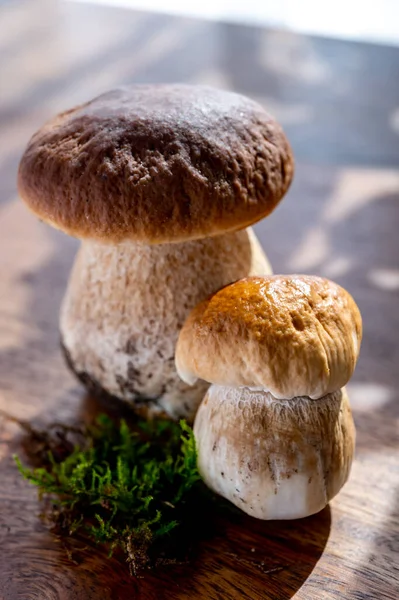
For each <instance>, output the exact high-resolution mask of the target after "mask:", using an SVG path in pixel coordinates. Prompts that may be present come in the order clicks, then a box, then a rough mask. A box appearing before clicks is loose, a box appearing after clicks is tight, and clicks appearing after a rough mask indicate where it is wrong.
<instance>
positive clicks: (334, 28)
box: [71, 0, 399, 45]
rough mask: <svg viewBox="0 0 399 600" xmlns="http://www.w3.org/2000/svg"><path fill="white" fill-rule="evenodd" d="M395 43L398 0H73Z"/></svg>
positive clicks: (397, 42) (398, 25)
mask: <svg viewBox="0 0 399 600" xmlns="http://www.w3.org/2000/svg"><path fill="white" fill-rule="evenodd" d="M71 1H74V2H90V3H98V4H109V5H115V6H124V7H128V8H133V9H139V10H148V11H157V12H164V13H170V14H179V15H188V16H194V17H202V18H206V19H217V20H223V21H230V22H239V23H248V24H257V25H266V26H271V27H278V28H282V29H290V30H292V31H298V32H302V33H309V34H315V35H322V36H331V37H339V38H344V39H352V40H363V41H370V42H376V43H387V44H395V45H399V0H330V2H323V0H191V1H187V0H71Z"/></svg>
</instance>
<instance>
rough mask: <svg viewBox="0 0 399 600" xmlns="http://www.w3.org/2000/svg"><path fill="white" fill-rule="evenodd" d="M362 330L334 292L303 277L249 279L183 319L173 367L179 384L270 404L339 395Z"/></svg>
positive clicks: (353, 308) (354, 311)
mask: <svg viewBox="0 0 399 600" xmlns="http://www.w3.org/2000/svg"><path fill="white" fill-rule="evenodd" d="M361 336H362V324H361V316H360V312H359V309H358V308H357V305H356V303H355V302H354V300H353V298H352V297H351V296H350V294H348V292H346V291H345V290H344V289H343V288H341V287H340V286H339V285H337V284H335V283H333V282H332V281H329V280H327V279H323V278H321V277H312V276H308V275H275V276H269V277H249V278H247V279H242V280H240V281H238V282H236V283H233V284H231V285H229V286H227V287H225V288H223V289H222V290H220V291H219V292H217V293H216V294H214V295H213V296H211V297H210V298H208V299H207V300H205V301H204V302H202V303H200V304H199V305H198V306H197V307H196V308H195V309H194V310H193V311H192V312H191V314H190V316H189V317H188V319H187V321H186V323H185V324H184V326H183V329H182V331H181V332H180V336H179V340H178V344H177V349H176V366H177V370H178V372H179V375H180V376H181V377H182V379H183V380H185V381H187V382H188V383H190V382H191V383H192V382H193V381H195V379H196V378H201V379H205V380H206V381H209V382H211V383H216V384H219V385H226V386H249V387H260V388H264V389H266V390H269V391H270V392H271V393H272V394H273V395H274V396H275V397H276V398H293V397H295V396H309V397H310V398H320V397H322V396H324V395H326V394H328V393H330V392H333V391H335V390H338V389H340V388H341V387H343V386H344V385H345V384H346V383H347V382H348V380H349V378H350V377H351V375H352V373H353V370H354V368H355V365H356V360H357V357H358V354H359V349H360V341H361Z"/></svg>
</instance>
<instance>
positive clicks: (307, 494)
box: [194, 385, 355, 519]
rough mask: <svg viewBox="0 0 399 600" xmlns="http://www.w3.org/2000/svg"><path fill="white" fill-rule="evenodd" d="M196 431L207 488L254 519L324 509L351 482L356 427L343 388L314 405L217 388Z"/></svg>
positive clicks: (203, 408)
mask: <svg viewBox="0 0 399 600" xmlns="http://www.w3.org/2000/svg"><path fill="white" fill-rule="evenodd" d="M194 433H195V438H196V441H197V449H198V467H199V470H200V473H201V475H202V478H203V479H204V481H205V483H206V484H207V485H208V486H209V487H210V488H211V489H212V490H214V491H215V492H217V493H218V494H220V495H222V496H223V497H224V498H227V499H228V500H230V501H231V502H232V503H233V504H235V505H236V506H238V507H239V508H241V509H242V510H244V511H245V512H246V513H248V514H249V515H252V516H254V517H257V518H260V519H295V518H301V517H306V516H308V515H311V514H313V513H316V512H318V511H320V510H321V509H322V508H324V507H325V506H326V505H327V503H328V502H329V501H330V500H331V498H333V497H334V496H335V495H336V494H337V493H338V492H339V490H340V489H341V487H342V486H343V485H344V483H345V482H346V480H347V479H348V476H349V471H350V467H351V463H352V458H353V452H354V446H355V428H354V423H353V419H352V414H351V409H350V406H349V401H348V396H347V394H346V391H345V389H344V388H343V389H342V390H339V391H337V392H333V393H331V394H328V395H327V396H324V397H323V398H320V399H319V400H311V399H309V398H306V397H299V398H294V399H291V400H278V399H276V398H274V397H273V396H272V395H271V394H270V393H269V392H266V391H262V390H256V391H254V390H251V389H249V388H246V387H243V388H233V387H224V386H218V385H212V386H211V387H210V388H209V390H208V393H207V395H206V397H205V399H204V401H203V402H202V403H201V406H200V408H199V410H198V413H197V416H196V419H195V424H194Z"/></svg>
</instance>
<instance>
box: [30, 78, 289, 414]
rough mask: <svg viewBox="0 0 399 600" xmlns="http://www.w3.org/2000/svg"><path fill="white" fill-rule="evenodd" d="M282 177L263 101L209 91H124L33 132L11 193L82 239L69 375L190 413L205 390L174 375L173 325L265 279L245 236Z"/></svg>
mask: <svg viewBox="0 0 399 600" xmlns="http://www.w3.org/2000/svg"><path fill="white" fill-rule="evenodd" d="M292 172H293V161H292V155H291V151H290V148H289V145H288V142H287V140H286V138H285V136H284V134H283V132H282V130H281V128H280V127H279V126H278V124H277V123H276V122H275V121H274V120H273V119H272V118H271V117H270V116H269V115H268V114H267V113H266V112H265V111H264V110H263V109H262V107H260V106H259V105H258V104H256V103H254V102H252V101H251V100H249V99H247V98H245V97H243V96H240V95H237V94H233V93H228V92H223V91H217V90H213V89H210V88H202V87H193V86H184V85H159V86H150V85H139V86H132V87H128V88H123V89H119V90H115V91H112V92H110V93H107V94H104V95H102V96H99V97H98V98H96V99H94V100H92V101H91V102H88V103H86V104H83V105H82V106H78V107H77V108H74V109H72V110H69V111H67V112H64V113H62V114H60V115H58V116H57V117H56V118H55V119H53V120H52V121H50V122H49V123H47V124H46V125H45V126H44V127H43V128H42V129H40V130H39V131H38V132H37V133H36V134H35V135H34V136H33V138H32V139H31V141H30V143H29V145H28V147H27V149H26V151H25V153H24V155H23V157H22V160H21V163H20V168H19V191H20V194H21V196H22V198H23V199H24V200H25V202H26V203H27V205H28V206H29V208H30V209H31V210H32V211H33V212H34V213H36V215H38V216H39V217H40V218H41V219H43V220H44V221H46V222H47V223H49V224H50V225H53V226H54V227H56V228H58V229H61V230H63V231H64V232H66V233H68V234H70V235H73V236H75V237H77V238H80V239H81V240H82V244H81V247H80V250H79V253H78V256H77V259H76V262H75V265H74V268H73V272H72V276H71V279H70V282H69V285H68V289H67V293H66V296H65V299H64V302H63V306H62V310H61V326H60V327H61V336H62V344H63V347H64V349H65V354H66V356H67V360H68V362H69V364H70V365H71V367H72V368H73V370H74V371H75V373H76V374H77V375H78V377H79V378H80V379H81V380H82V381H84V383H85V384H86V385H88V386H89V387H91V388H93V389H95V390H105V391H106V392H107V393H108V394H111V395H112V396H117V397H119V398H122V399H123V400H127V401H129V402H131V403H132V404H134V405H135V406H136V407H137V406H140V405H141V406H144V407H145V410H146V411H147V412H148V413H150V414H151V413H154V412H164V413H167V414H169V415H170V416H172V417H178V416H186V417H190V416H193V414H194V412H195V409H196V408H197V406H198V403H199V401H200V399H201V397H202V395H203V393H204V391H205V389H206V384H205V383H204V382H201V383H199V384H198V385H197V386H196V387H194V388H190V387H189V386H187V385H185V384H183V382H181V380H179V378H178V376H177V374H176V371H175V366H174V348H175V343H176V340H177V336H178V332H179V329H180V327H181V325H182V324H183V322H184V320H185V318H186V316H187V314H188V313H189V311H190V310H191V308H193V307H194V306H195V305H196V304H197V303H198V302H199V301H200V300H202V299H203V298H205V297H206V296H207V295H208V294H210V293H212V292H214V291H215V290H217V289H219V288H220V287H221V286H223V285H226V284H228V283H230V282H231V281H234V280H236V279H238V278H241V277H244V276H247V275H248V274H254V273H259V274H261V273H268V272H270V266H269V264H268V261H267V259H266V257H265V255H264V254H263V251H262V249H261V248H260V246H259V243H258V242H257V240H256V237H255V235H254V233H253V232H252V231H251V230H250V229H245V228H246V227H248V226H249V225H251V224H252V223H254V222H255V221H258V220H259V219H261V218H262V217H264V216H266V215H268V214H269V213H270V212H271V211H272V210H273V209H274V208H275V206H276V205H277V203H278V202H279V200H280V199H281V198H282V196H283V195H284V193H285V192H286V190H287V188H288V186H289V184H290V181H291V178H292Z"/></svg>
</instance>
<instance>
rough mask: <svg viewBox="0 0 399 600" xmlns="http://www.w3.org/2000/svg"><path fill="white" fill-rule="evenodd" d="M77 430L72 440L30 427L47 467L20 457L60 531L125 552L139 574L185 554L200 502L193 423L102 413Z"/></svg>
mask: <svg viewBox="0 0 399 600" xmlns="http://www.w3.org/2000/svg"><path fill="white" fill-rule="evenodd" d="M23 426H24V428H25V429H26V424H25V425H23ZM70 432H71V434H72V438H73V437H75V439H74V441H73V442H71V439H70V437H69V431H68V428H67V427H63V426H59V425H58V426H56V427H55V428H54V430H52V429H51V427H50V428H47V431H46V432H38V431H37V430H34V429H32V428H29V430H28V433H29V435H30V436H31V437H33V439H35V440H36V443H37V444H38V447H39V458H40V464H41V466H38V467H36V468H32V469H31V468H27V467H25V466H24V465H23V464H22V463H21V461H20V459H19V458H18V457H15V460H16V463H17V466H18V469H19V471H20V473H21V474H22V476H23V477H24V478H25V479H27V480H28V481H29V482H30V483H32V484H34V485H35V486H37V488H38V490H39V494H40V497H41V498H43V499H47V500H48V502H47V503H46V506H47V507H49V506H50V507H51V508H50V509H49V508H47V516H50V519H51V521H52V522H53V524H54V525H55V528H56V530H57V532H58V533H61V534H66V535H72V534H77V533H83V534H84V535H85V536H88V537H89V538H90V539H91V540H94V541H95V542H97V543H101V544H106V545H107V547H108V548H109V552H110V554H112V553H113V552H115V551H120V550H122V551H123V552H124V553H125V554H126V557H127V561H128V563H129V567H130V571H131V573H133V574H137V573H138V572H139V571H140V570H141V569H143V568H145V567H149V566H153V565H154V564H159V563H160V562H161V563H162V562H167V561H170V560H176V559H181V558H182V553H184V552H185V550H187V545H188V544H189V533H188V532H189V531H190V528H191V525H190V522H189V521H190V518H191V521H192V520H193V518H192V517H193V510H195V508H193V507H195V504H196V503H197V502H198V498H197V494H196V488H197V486H198V485H199V483H198V482H199V474H198V471H197V466H196V450H195V441H194V436H193V432H192V429H191V427H189V426H188V425H187V424H186V423H185V422H184V421H181V422H180V424H176V423H172V422H169V421H163V420H155V421H151V422H147V421H144V420H139V421H138V422H137V423H136V424H135V426H134V428H133V430H132V429H131V428H130V427H129V426H128V424H127V423H126V421H124V420H121V421H120V422H119V423H117V424H115V423H114V422H113V421H112V420H111V419H110V418H108V417H107V416H105V415H101V416H100V417H98V419H97V420H96V422H95V424H94V425H92V426H89V427H87V428H85V429H76V428H71V429H70ZM40 442H42V443H41V444H40Z"/></svg>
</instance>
